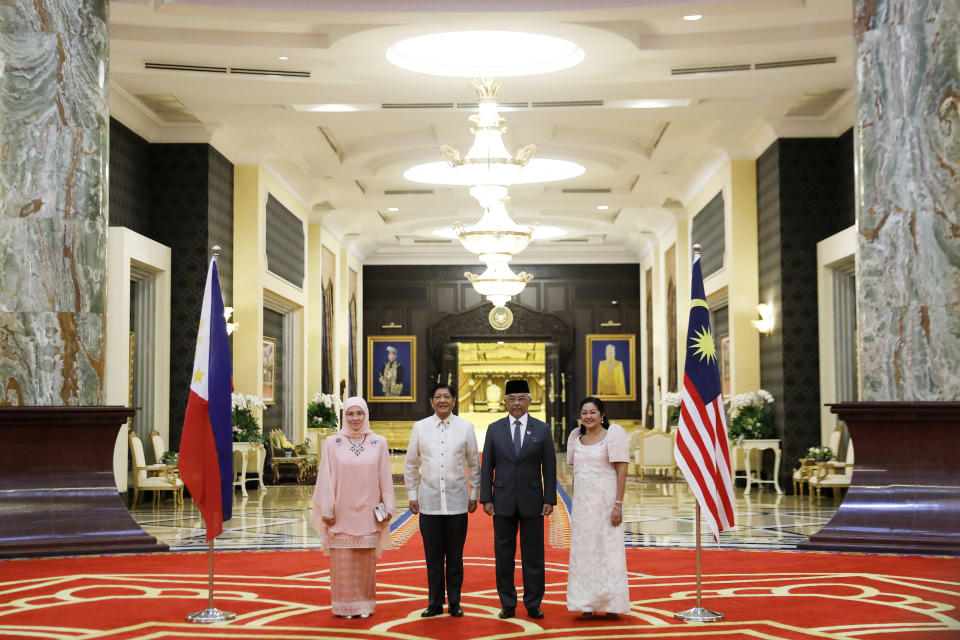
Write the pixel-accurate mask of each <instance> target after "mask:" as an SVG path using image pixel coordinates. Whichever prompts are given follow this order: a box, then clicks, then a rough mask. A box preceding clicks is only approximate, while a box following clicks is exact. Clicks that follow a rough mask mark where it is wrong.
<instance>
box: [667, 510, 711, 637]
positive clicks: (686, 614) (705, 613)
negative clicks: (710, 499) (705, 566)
mask: <svg viewBox="0 0 960 640" xmlns="http://www.w3.org/2000/svg"><path fill="white" fill-rule="evenodd" d="M696 518H697V525H696V532H697V533H696V536H697V606H695V607H694V608H693V609H687V610H686V611H677V612H676V613H674V614H673V617H674V618H675V619H677V620H683V621H684V622H718V621H720V620H723V614H722V613H719V612H717V611H710V610H709V609H704V608H703V607H702V606H700V605H701V604H702V601H701V590H700V580H701V573H700V503H699V502H698V503H697V515H696Z"/></svg>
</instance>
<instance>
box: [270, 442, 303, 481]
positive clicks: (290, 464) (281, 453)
mask: <svg viewBox="0 0 960 640" xmlns="http://www.w3.org/2000/svg"><path fill="white" fill-rule="evenodd" d="M284 440H286V436H284V435H283V430H281V429H272V430H271V431H270V437H269V442H270V469H271V470H272V471H273V484H277V483H278V482H280V476H281V475H282V474H283V473H290V474H292V475H293V477H295V478H297V480H300V479H301V478H302V477H303V469H304V462H305V461H304V459H303V458H302V457H301V456H298V455H295V454H294V455H290V456H288V455H287V454H286V452H287V451H290V449H288V448H287V447H285V446H284Z"/></svg>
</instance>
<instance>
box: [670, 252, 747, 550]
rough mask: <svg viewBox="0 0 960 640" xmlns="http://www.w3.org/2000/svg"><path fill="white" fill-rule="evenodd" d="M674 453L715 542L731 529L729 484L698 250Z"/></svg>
mask: <svg viewBox="0 0 960 640" xmlns="http://www.w3.org/2000/svg"><path fill="white" fill-rule="evenodd" d="M673 457H674V458H675V459H676V461H677V466H679V467H680V470H681V471H682V472H683V476H684V477H685V478H686V479H687V482H688V483H689V485H690V488H691V489H692V490H693V493H694V495H696V496H697V503H698V504H699V505H700V510H701V511H702V512H703V515H704V517H705V518H706V519H707V524H709V525H710V529H711V530H712V531H713V539H714V540H715V541H717V542H719V537H718V534H719V533H720V532H721V531H726V530H727V529H731V528H733V483H732V482H731V480H730V451H729V449H728V447H727V418H726V414H725V413H724V410H723V393H722V387H721V385H720V368H719V367H718V366H717V348H716V344H715V343H714V341H713V333H712V332H711V331H710V307H709V306H707V300H706V296H705V295H704V291H703V271H702V269H701V267H700V252H699V251H696V253H695V254H694V258H693V282H692V283H691V285H690V323H689V325H688V327H687V357H686V362H685V364H684V369H683V400H682V402H681V403H680V426H679V427H678V428H677V444H676V447H675V448H674V450H673Z"/></svg>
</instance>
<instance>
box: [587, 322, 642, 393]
mask: <svg viewBox="0 0 960 640" xmlns="http://www.w3.org/2000/svg"><path fill="white" fill-rule="evenodd" d="M635 340H636V337H635V336H634V335H633V334H610V333H594V334H587V393H588V394H589V395H592V396H596V397H598V398H600V399H601V400H613V401H633V400H636V399H637V375H636V368H637V367H636V342H635Z"/></svg>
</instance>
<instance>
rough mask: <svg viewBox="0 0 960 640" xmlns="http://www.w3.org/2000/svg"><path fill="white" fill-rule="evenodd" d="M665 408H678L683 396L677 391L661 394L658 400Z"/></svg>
mask: <svg viewBox="0 0 960 640" xmlns="http://www.w3.org/2000/svg"><path fill="white" fill-rule="evenodd" d="M660 402H661V403H663V406H665V407H679V406H680V404H681V403H682V402H683V394H682V393H680V392H679V391H668V392H666V393H665V394H663V398H662V399H661V400H660Z"/></svg>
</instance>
